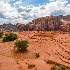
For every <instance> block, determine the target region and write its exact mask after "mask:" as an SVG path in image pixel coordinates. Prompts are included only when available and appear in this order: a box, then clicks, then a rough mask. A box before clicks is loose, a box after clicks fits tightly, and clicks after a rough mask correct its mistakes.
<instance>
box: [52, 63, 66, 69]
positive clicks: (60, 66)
mask: <svg viewBox="0 0 70 70" xmlns="http://www.w3.org/2000/svg"><path fill="white" fill-rule="evenodd" d="M66 69H67V67H66V66H64V65H56V64H55V65H54V66H53V67H52V68H51V70H66Z"/></svg>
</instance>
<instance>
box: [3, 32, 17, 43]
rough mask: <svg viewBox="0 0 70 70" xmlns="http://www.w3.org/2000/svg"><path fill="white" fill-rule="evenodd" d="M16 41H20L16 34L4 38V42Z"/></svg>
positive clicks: (6, 35)
mask: <svg viewBox="0 0 70 70" xmlns="http://www.w3.org/2000/svg"><path fill="white" fill-rule="evenodd" d="M16 39H18V37H17V35H16V34H14V33H10V34H5V37H4V38H3V42H8V41H14V40H16Z"/></svg>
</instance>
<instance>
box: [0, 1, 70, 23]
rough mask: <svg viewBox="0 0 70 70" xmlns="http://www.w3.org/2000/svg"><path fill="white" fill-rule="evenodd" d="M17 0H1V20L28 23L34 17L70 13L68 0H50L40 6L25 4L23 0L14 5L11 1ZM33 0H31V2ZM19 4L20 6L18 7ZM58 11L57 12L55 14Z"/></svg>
mask: <svg viewBox="0 0 70 70" xmlns="http://www.w3.org/2000/svg"><path fill="white" fill-rule="evenodd" d="M11 1H15V0H1V1H0V22H1V23H2V21H3V20H4V21H3V22H6V23H8V22H11V23H17V22H20V23H28V22H30V21H31V20H33V19H34V18H38V17H44V16H47V15H53V13H54V15H57V14H58V13H59V12H60V11H61V12H60V13H59V14H62V13H63V15H70V4H68V1H67V0H50V2H49V3H47V4H44V5H39V6H36V7H35V6H33V5H28V6H25V7H24V6H23V5H22V0H20V1H16V2H15V3H14V7H13V6H11V4H10V3H9V2H11ZM31 1H32V2H33V0H30V2H31ZM16 5H18V7H16ZM55 13H56V14H55Z"/></svg>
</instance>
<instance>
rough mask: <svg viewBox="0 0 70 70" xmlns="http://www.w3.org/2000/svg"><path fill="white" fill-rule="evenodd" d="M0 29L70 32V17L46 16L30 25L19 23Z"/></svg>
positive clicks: (4, 25)
mask: <svg viewBox="0 0 70 70" xmlns="http://www.w3.org/2000/svg"><path fill="white" fill-rule="evenodd" d="M0 29H3V30H6V31H8V32H11V31H28V30H29V31H54V30H62V31H70V15H67V16H62V15H59V16H46V17H41V18H38V19H34V20H32V22H29V23H28V24H26V25H25V24H21V23H17V24H16V25H13V24H3V25H0Z"/></svg>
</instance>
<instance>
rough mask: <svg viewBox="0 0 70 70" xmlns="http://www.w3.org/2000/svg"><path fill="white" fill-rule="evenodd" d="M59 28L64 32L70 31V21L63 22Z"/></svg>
mask: <svg viewBox="0 0 70 70" xmlns="http://www.w3.org/2000/svg"><path fill="white" fill-rule="evenodd" d="M59 29H60V30H61V31H64V32H70V23H63V25H60V28H59Z"/></svg>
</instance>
